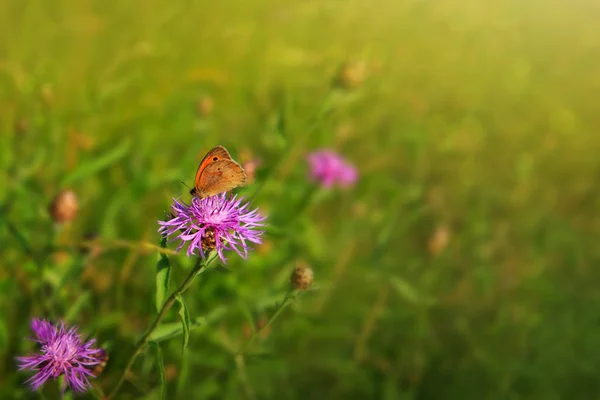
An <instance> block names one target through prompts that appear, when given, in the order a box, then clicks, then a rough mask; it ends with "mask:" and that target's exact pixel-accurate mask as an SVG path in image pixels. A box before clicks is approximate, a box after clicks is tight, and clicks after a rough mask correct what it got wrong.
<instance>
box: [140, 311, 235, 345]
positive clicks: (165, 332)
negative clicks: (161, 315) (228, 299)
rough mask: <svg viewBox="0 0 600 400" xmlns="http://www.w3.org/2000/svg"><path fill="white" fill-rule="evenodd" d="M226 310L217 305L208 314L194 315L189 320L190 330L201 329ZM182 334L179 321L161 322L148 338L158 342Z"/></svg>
mask: <svg viewBox="0 0 600 400" xmlns="http://www.w3.org/2000/svg"><path fill="white" fill-rule="evenodd" d="M226 311H227V308H226V307H225V306H221V307H217V308H215V309H213V310H212V311H211V312H210V313H209V314H207V315H206V316H204V317H196V318H194V319H192V320H191V322H190V325H189V326H190V332H193V331H196V330H198V329H200V330H202V329H204V328H205V327H206V326H208V325H209V324H210V323H212V322H213V321H215V320H217V319H219V318H220V317H222V316H223V315H224V314H225V313H226ZM181 334H183V326H182V324H181V323H180V322H170V323H166V324H161V325H159V326H158V328H156V329H155V330H154V332H152V334H151V335H150V337H149V340H151V341H153V342H156V343H159V342H162V341H164V340H167V339H171V338H174V337H177V336H179V335H181Z"/></svg>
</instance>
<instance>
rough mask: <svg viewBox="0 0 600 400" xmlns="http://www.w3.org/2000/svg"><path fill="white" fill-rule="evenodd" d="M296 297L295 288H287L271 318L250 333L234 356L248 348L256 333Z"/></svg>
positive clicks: (266, 326) (269, 323)
mask: <svg viewBox="0 0 600 400" xmlns="http://www.w3.org/2000/svg"><path fill="white" fill-rule="evenodd" d="M296 297H298V291H296V290H289V291H288V292H287V293H286V294H285V297H284V298H283V301H282V302H281V303H279V305H278V306H277V308H276V309H275V312H273V315H271V318H269V320H268V321H267V323H266V324H264V325H263V326H261V327H260V328H258V329H257V330H255V331H254V332H253V333H252V336H250V339H248V340H247V341H246V342H245V343H244V344H243V345H242V346H241V347H240V349H239V350H238V351H237V353H235V357H238V356H239V355H241V354H243V353H244V352H245V351H246V349H247V348H248V346H250V345H251V344H252V342H254V340H255V339H256V338H257V337H258V335H260V334H261V332H262V331H263V330H265V329H267V328H268V327H269V326H271V324H272V323H273V321H275V319H276V318H277V317H278V316H279V314H281V312H282V311H283V310H284V309H285V308H286V307H287V306H289V305H290V304H291V301H292V300H296Z"/></svg>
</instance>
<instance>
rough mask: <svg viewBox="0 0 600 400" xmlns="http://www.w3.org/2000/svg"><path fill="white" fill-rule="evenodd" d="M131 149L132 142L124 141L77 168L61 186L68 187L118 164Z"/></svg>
mask: <svg viewBox="0 0 600 400" xmlns="http://www.w3.org/2000/svg"><path fill="white" fill-rule="evenodd" d="M130 148H131V141H130V140H124V141H122V142H121V144H120V145H118V146H117V147H115V148H114V149H112V150H109V151H108V152H106V153H105V154H102V155H101V156H99V157H96V158H93V159H91V160H90V161H87V162H84V163H82V164H81V165H79V166H78V167H77V168H75V169H74V170H73V171H72V172H71V173H69V174H67V175H66V176H65V177H64V178H63V180H62V181H61V186H68V185H71V184H73V183H74V182H76V181H79V180H81V179H83V178H86V177H88V176H90V175H93V174H95V173H98V172H99V171H101V170H103V169H104V168H107V167H109V166H110V165H112V164H114V163H115V162H117V161H118V160H119V159H121V158H123V157H124V156H125V155H126V154H127V153H128V152H129V149H130Z"/></svg>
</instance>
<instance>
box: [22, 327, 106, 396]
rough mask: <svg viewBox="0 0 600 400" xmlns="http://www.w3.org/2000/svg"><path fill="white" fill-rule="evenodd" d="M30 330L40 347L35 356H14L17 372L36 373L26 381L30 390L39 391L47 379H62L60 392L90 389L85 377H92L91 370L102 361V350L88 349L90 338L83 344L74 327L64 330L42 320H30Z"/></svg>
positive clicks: (64, 328)
mask: <svg viewBox="0 0 600 400" xmlns="http://www.w3.org/2000/svg"><path fill="white" fill-rule="evenodd" d="M31 330H33V333H35V336H36V337H37V338H34V339H32V340H35V341H36V342H38V343H39V344H40V346H41V348H40V353H39V354H32V355H30V356H27V357H17V361H18V363H19V371H22V370H25V369H29V370H32V371H36V374H35V375H33V376H32V377H31V378H29V379H28V380H27V383H29V385H30V387H31V389H32V390H37V389H39V388H40V387H41V386H42V385H43V384H44V383H46V381H47V380H48V379H56V378H58V377H59V376H61V375H64V376H65V379H64V385H63V388H62V390H63V392H64V390H65V389H66V388H67V387H71V388H72V389H73V390H74V391H75V392H85V391H86V390H87V389H88V387H89V386H90V382H89V380H88V377H89V376H91V377H95V376H94V374H93V372H92V370H93V369H94V366H96V365H98V364H100V363H101V362H102V360H101V358H100V357H101V355H102V354H104V350H102V349H100V348H94V347H92V346H93V345H94V343H95V342H96V341H95V340H94V339H92V340H88V341H87V342H83V341H82V340H81V336H80V335H79V334H78V333H77V328H75V327H71V328H69V329H67V327H65V325H64V324H62V323H60V324H58V325H57V326H54V325H52V324H51V323H50V322H48V321H46V320H43V319H34V320H32V321H31Z"/></svg>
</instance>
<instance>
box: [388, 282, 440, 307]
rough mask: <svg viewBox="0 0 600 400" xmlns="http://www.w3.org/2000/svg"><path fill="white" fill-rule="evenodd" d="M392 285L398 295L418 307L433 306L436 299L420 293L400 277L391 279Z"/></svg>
mask: <svg viewBox="0 0 600 400" xmlns="http://www.w3.org/2000/svg"><path fill="white" fill-rule="evenodd" d="M390 283H391V284H392V288H393V289H394V290H395V291H396V293H397V294H398V295H399V296H400V297H402V298H403V299H404V300H406V301H408V302H409V303H413V304H417V305H432V304H433V303H435V299H433V298H432V297H431V296H429V295H427V294H425V293H421V292H419V291H418V290H417V289H416V288H415V287H414V286H413V285H411V284H410V283H409V282H408V281H406V280H405V279H402V278H400V277H397V276H396V277H391V278H390Z"/></svg>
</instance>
